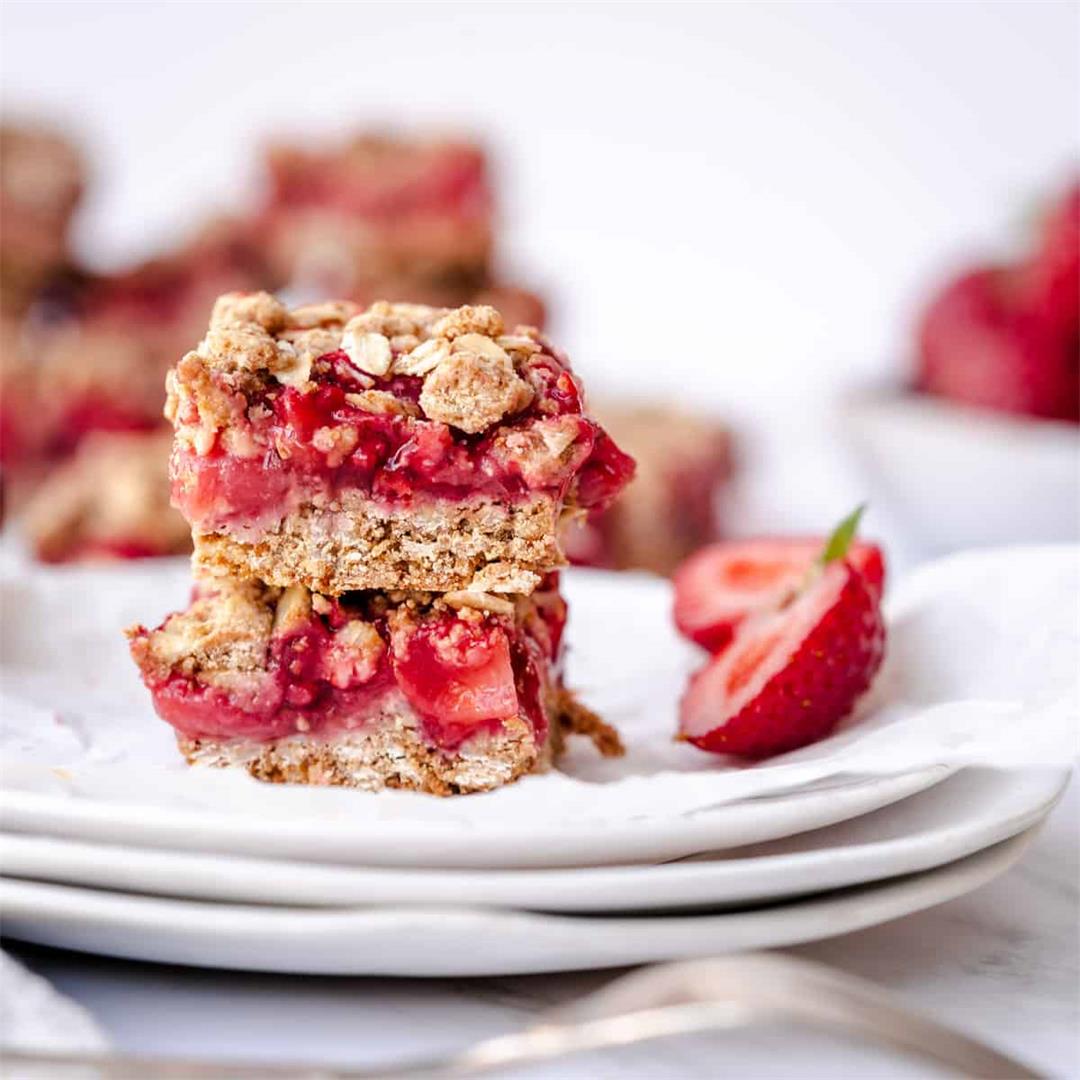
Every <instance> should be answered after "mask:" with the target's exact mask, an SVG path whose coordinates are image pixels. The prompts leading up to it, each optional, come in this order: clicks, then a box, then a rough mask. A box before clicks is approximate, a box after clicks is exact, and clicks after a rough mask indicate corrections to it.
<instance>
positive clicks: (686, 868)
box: [0, 769, 1069, 912]
mask: <svg viewBox="0 0 1080 1080" xmlns="http://www.w3.org/2000/svg"><path fill="white" fill-rule="evenodd" d="M1068 775H1069V774H1068V771H1067V770H1056V769H1028V770H1023V771H1015V772H1014V771H1008V772H1004V771H998V770H994V769H981V770H975V769H969V770H965V771H964V772H962V773H959V774H958V775H956V776H953V777H951V778H949V779H948V780H946V781H944V782H943V783H941V784H938V785H936V786H935V787H933V788H931V789H930V790H929V791H925V792H922V793H921V794H918V795H914V796H912V797H911V798H909V799H905V800H903V801H902V802H899V803H896V804H894V805H892V806H890V807H887V808H885V809H882V810H878V811H877V812H875V813H872V814H867V815H864V816H862V817H859V818H855V819H853V820H851V821H847V822H844V823H842V824H839V825H834V826H832V827H831V828H826V829H819V830H816V831H814V832H809V833H801V834H799V835H797V836H794V837H790V838H788V839H785V840H781V841H774V842H772V843H770V844H763V845H760V846H758V847H756V848H753V849H741V850H739V851H735V852H731V853H727V854H712V855H709V856H699V857H695V858H694V859H692V860H688V861H685V862H681V863H672V864H667V865H662V866H644V867H642V866H622V867H595V868H579V869H574V870H559V869H548V870H511V871H483V870H475V871H454V870H423V869H404V870H400V869H393V868H371V867H363V868H361V867H342V866H329V865H325V864H321V865H320V864H314V863H303V864H300V863H296V862H289V861H285V860H268V859H251V858H242V857H235V856H229V855H208V854H198V853H190V854H189V853H184V852H174V851H154V850H149V849H139V848H124V847H118V846H112V845H103V844H87V843H81V842H78V841H69V840H58V839H54V838H50V837H39V836H29V835H22V836H20V835H15V834H11V833H7V834H3V835H0V868H2V872H3V873H4V875H5V876H7V877H17V878H28V879H34V880H38V881H51V882H57V883H62V884H67V885H84V886H91V887H94V888H100V889H113V890H118V891H123V892H132V893H144V894H152V895H157V896H171V897H182V898H186V899H201V900H219V901H228V902H232V903H252V904H278V905H298V906H312V907H338V906H342V905H372V906H373V905H380V904H387V905H391V904H410V905H417V904H424V905H432V904H436V905H438V904H447V905H458V906H468V905H476V906H492V907H513V908H526V909H532V910H536V911H563V912H603V911H609V912H610V911H656V910H659V909H675V908H684V907H703V906H708V907H710V908H713V909H716V908H719V907H723V906H732V905H735V904H746V903H749V902H761V901H764V900H767V899H772V900H778V899H784V898H790V897H792V896H798V895H806V894H809V893H813V892H822V891H824V890H826V889H836V888H840V887H843V886H849V885H857V884H864V883H866V882H870V881H878V880H881V879H882V878H886V877H894V876H898V875H900V874H909V873H914V872H917V871H922V870H927V869H930V868H931V867H935V866H941V865H943V864H944V863H947V862H952V861H954V860H956V859H959V858H962V857H963V856H966V855H969V854H971V853H972V852H975V851H979V850H981V849H982V848H985V847H988V846H989V845H991V844H995V843H998V842H999V841H1001V840H1004V839H1007V838H1009V837H1011V836H1015V835H1016V834H1017V833H1020V832H1022V831H1024V830H1025V829H1027V828H1029V827H1031V826H1032V825H1033V824H1034V823H1035V822H1037V821H1039V820H1041V818H1042V817H1043V815H1045V814H1046V813H1047V812H1048V811H1049V809H1050V807H1051V806H1053V804H1054V803H1055V802H1056V801H1057V799H1058V797H1059V796H1060V794H1061V792H1062V791H1063V790H1064V787H1065V785H1066V784H1067V783H1068Z"/></svg>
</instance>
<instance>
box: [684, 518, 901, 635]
mask: <svg viewBox="0 0 1080 1080" xmlns="http://www.w3.org/2000/svg"><path fill="white" fill-rule="evenodd" d="M824 547H825V540H824V538H820V537H819V538H793V539H761V540H735V541H727V542H724V543H719V544H710V545H709V546H708V547H705V548H702V549H701V550H700V551H698V552H696V553H695V554H693V555H691V556H690V558H689V559H687V560H686V561H685V562H684V563H683V564H682V565H681V566H680V567H679V568H678V570H676V571H675V577H674V586H675V625H676V627H677V628H678V630H679V633H681V634H682V635H683V636H685V637H688V638H689V639H690V640H691V641H695V642H697V643H698V644H699V645H702V646H704V648H706V649H708V650H709V651H710V652H713V653H715V652H719V651H721V650H722V649H724V648H725V647H726V646H727V645H728V644H729V643H730V641H731V639H732V637H733V636H734V634H735V632H736V630H737V629H738V627H739V626H740V625H741V624H742V623H743V622H745V621H746V620H747V619H749V618H750V617H752V616H755V615H761V614H763V613H766V612H770V611H778V610H779V609H780V608H781V607H782V606H783V605H784V604H785V603H787V602H788V601H789V600H790V599H791V598H792V597H793V596H794V595H795V594H796V593H797V592H798V590H799V588H800V587H801V586H802V584H803V583H804V582H805V581H806V578H807V575H808V574H809V572H810V569H811V567H812V566H813V564H814V560H815V559H816V558H817V557H818V556H819V555H820V554H821V552H822V550H823V548H824ZM847 560H848V562H849V563H850V564H851V565H852V567H853V568H854V569H855V570H856V571H858V573H860V574H861V575H862V578H863V581H864V582H865V584H866V586H867V588H868V589H869V590H870V591H871V592H873V593H874V594H875V595H877V596H880V595H881V592H882V590H883V589H884V585H885V560H884V557H883V555H882V553H881V549H880V548H879V547H878V546H877V545H876V544H870V543H860V542H857V541H856V542H853V543H852V544H851V546H850V547H849V548H848V551H847Z"/></svg>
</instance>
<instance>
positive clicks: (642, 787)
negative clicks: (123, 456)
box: [0, 549, 1080, 870]
mask: <svg viewBox="0 0 1080 1080" xmlns="http://www.w3.org/2000/svg"><path fill="white" fill-rule="evenodd" d="M147 561H148V562H150V561H152V560H147ZM0 570H2V572H0V655H2V657H3V665H2V667H3V671H2V676H3V677H2V680H0V818H2V820H3V822H4V825H5V828H7V829H8V830H10V831H14V832H31V833H37V834H47V835H52V836H64V837H67V838H70V839H81V840H90V841H94V842H104V843H113V844H120V845H124V846H129V845H130V846H136V847H152V848H170V849H174V850H187V851H198V852H203V853H205V852H207V851H218V852H229V853H231V854H237V855H247V856H254V857H259V858H264V857H272V858H296V859H301V860H306V861H314V862H333V863H341V862H345V863H352V864H360V865H368V866H372V865H386V866H408V867H414V868H416V867H427V868H431V867H451V866H452V867H457V868H462V869H464V868H469V869H486V870H493V869H509V868H518V867H553V866H581V865H589V866H597V865H611V864H619V863H627V862H645V861H658V860H663V859H670V858H676V857H680V856H685V855H689V854H694V853H696V852H701V851H715V850H718V849H722V848H731V847H736V846H741V845H745V844H750V843H758V842H762V841H766V840H773V839H777V838H779V837H783V836H789V835H793V834H795V833H798V832H801V831H807V830H810V829H815V828H821V827H823V826H826V825H830V824H834V823H836V822H838V821H844V820H847V819H850V818H853V817H855V816H857V815H859V814H863V813H867V812H869V811H871V810H874V809H877V808H880V807H882V806H886V805H888V804H890V803H892V802H895V801H897V800H899V799H902V798H905V797H906V796H908V795H911V794H913V793H915V792H917V791H920V790H923V789H924V788H926V787H928V786H929V785H931V784H933V783H935V782H937V781H940V780H942V779H944V778H945V776H946V775H948V774H949V772H950V769H951V768H952V767H955V765H957V764H960V763H963V764H970V763H972V762H975V761H984V762H985V761H991V762H994V761H1005V762H1008V763H1009V764H1016V763H1019V762H1028V763H1035V762H1039V761H1062V760H1068V759H1069V757H1068V754H1069V751H1065V750H1062V748H1061V747H1060V746H1059V745H1058V744H1059V743H1060V742H1062V741H1063V740H1062V738H1061V737H1060V734H1059V729H1061V730H1064V731H1066V732H1067V734H1068V737H1069V739H1071V738H1072V737H1074V735H1075V720H1074V719H1073V718H1072V716H1071V715H1070V713H1069V710H1068V708H1067V707H1066V703H1067V702H1068V700H1069V693H1070V688H1071V687H1072V686H1073V685H1074V684H1075V679H1076V670H1075V669H1076V665H1075V650H1074V648H1073V640H1072V637H1070V634H1072V635H1075V630H1074V628H1073V626H1072V622H1073V620H1072V618H1071V614H1070V609H1069V608H1068V605H1067V604H1065V603H1063V601H1062V597H1063V596H1068V595H1071V594H1075V593H1080V559H1078V557H1077V552H1076V551H1075V550H1073V549H1046V550H1034V551H1027V550H1013V551H1001V552H994V551H991V552H984V553H968V554H967V555H964V556H957V557H955V558H953V559H950V560H947V561H945V562H942V563H938V564H936V565H934V566H927V567H923V568H920V569H919V570H917V571H916V572H915V573H914V574H912V575H910V576H909V577H907V578H906V579H904V580H902V581H899V582H897V583H896V587H895V589H894V590H893V591H892V596H891V600H890V604H889V609H890V610H889V620H890V631H889V632H890V647H889V658H888V660H887V662H886V665H885V668H884V669H883V670H882V672H881V674H880V676H879V677H878V679H877V680H876V682H875V687H874V690H873V692H872V693H871V694H870V695H868V697H867V699H866V700H865V701H864V702H863V703H862V704H861V707H860V711H859V713H858V714H857V715H855V716H853V717H851V718H850V719H849V720H848V721H846V722H845V723H844V724H842V725H841V726H840V728H839V729H838V730H837V731H836V732H835V733H834V734H833V735H832V736H830V737H829V738H827V739H824V740H822V741H820V742H818V743H815V744H814V745H811V746H807V747H804V748H803V749H801V750H798V751H795V752H794V753H791V754H785V755H780V756H779V757H777V758H773V759H770V760H768V761H765V762H761V763H758V764H756V765H754V766H752V767H747V766H746V765H745V763H740V762H734V761H731V760H726V759H724V758H723V757H717V756H714V755H709V754H704V753H702V752H701V751H698V750H696V749H695V748H694V747H692V746H690V745H688V744H686V743H677V742H675V740H674V739H673V733H674V731H675V728H676V713H677V705H678V700H679V697H680V695H681V693H682V692H683V689H684V687H685V685H686V679H687V675H688V673H689V672H690V671H691V670H693V669H694V668H695V667H696V666H697V665H699V664H700V663H701V662H702V656H701V654H700V653H698V652H696V651H695V650H694V649H692V648H691V647H690V646H688V645H687V643H685V642H682V641H680V640H679V638H678V637H677V635H676V634H675V632H674V630H673V629H672V626H671V617H670V606H671V594H670V586H669V585H668V583H666V582H662V581H660V580H659V579H656V578H650V577H648V576H646V575H634V574H605V573H600V572H591V573H590V572H582V573H575V574H571V573H567V575H566V591H567V594H568V598H569V603H570V608H571V618H570V622H569V627H568V641H569V646H570V652H569V658H568V660H569V665H568V666H569V672H568V679H569V681H570V684H571V685H572V686H574V687H575V688H576V689H578V690H580V691H581V693H582V696H583V698H584V700H585V702H586V704H588V705H591V706H592V707H594V708H596V709H597V711H599V712H600V713H601V715H603V716H605V717H606V718H607V719H609V720H610V721H612V722H613V723H615V724H616V725H617V726H618V727H619V729H620V731H621V732H622V733H623V735H624V738H625V741H626V744H627V754H626V756H625V757H623V758H619V759H601V758H600V757H599V756H598V755H597V754H596V753H595V751H594V750H593V748H592V747H591V746H590V745H587V744H586V743H585V741H584V740H581V739H574V740H570V742H571V747H570V750H569V752H568V753H567V754H566V755H565V756H564V758H563V759H561V760H560V763H559V765H560V767H559V769H558V770H556V771H552V772H550V773H548V774H546V775H543V776H529V777H526V778H524V779H523V780H522V781H520V782H519V783H516V784H511V785H508V786H507V787H505V788H501V789H499V790H497V791H493V792H489V793H487V794H484V795H475V796H470V797H468V798H457V799H436V798H432V797H429V796H424V795H420V794H418V793H416V792H401V791H388V792H380V793H379V794H378V795H370V794H367V793H363V792H356V791H349V790H345V789H340V788H338V789H329V788H316V787H305V786H300V785H272V784H260V783H257V782H256V781H253V780H252V779H251V778H250V777H249V776H247V775H246V774H245V773H241V772H238V771H236V770H213V769H190V768H187V767H186V766H185V765H184V764H183V763H182V761H181V759H180V758H179V755H178V754H177V752H176V747H175V742H174V740H173V738H172V732H171V730H170V729H169V728H168V726H167V725H166V724H164V723H162V722H161V721H160V720H158V719H157V718H156V717H155V716H154V715H153V711H152V709H151V707H150V702H149V698H148V695H147V693H146V690H145V688H144V687H143V686H142V685H141V683H140V681H139V679H138V676H137V673H136V670H135V667H134V665H133V664H132V662H131V658H130V657H129V656H128V655H127V650H126V646H125V643H124V640H123V637H122V635H121V634H120V632H119V628H120V627H122V626H124V625H127V624H130V623H131V622H132V621H135V620H137V619H139V618H143V619H149V620H155V619H158V618H160V617H161V614H162V612H163V611H167V610H169V609H170V608H175V607H177V606H179V605H182V604H184V603H185V602H186V594H187V592H188V589H189V587H190V570H189V568H188V567H186V566H185V565H183V564H182V563H181V564H178V565H176V564H174V565H169V564H167V563H166V564H165V565H160V566H144V567H122V568H115V567H113V568H92V569H90V568H63V569H56V568H33V567H28V566H21V567H14V568H12V567H0ZM1018 570H1019V571H1020V573H1019V574H1018ZM1018 580H1019V581H1020V582H1021V583H1022V587H1021V586H1019V585H1017V581H1018ZM73 597H78V598H79V602H78V603H73V602H72V598H73ZM26 611H33V612H34V614H35V618H34V619H27V618H26V617H25V612H26ZM42 626H47V627H48V628H49V633H47V634H45V633H41V631H40V627H42ZM1064 741H1066V742H1067V741H1068V739H1066V740H1064ZM1070 745H1071V744H1070ZM946 763H952V766H949V765H947V764H946Z"/></svg>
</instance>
